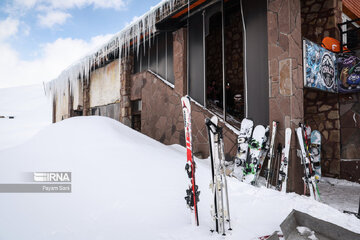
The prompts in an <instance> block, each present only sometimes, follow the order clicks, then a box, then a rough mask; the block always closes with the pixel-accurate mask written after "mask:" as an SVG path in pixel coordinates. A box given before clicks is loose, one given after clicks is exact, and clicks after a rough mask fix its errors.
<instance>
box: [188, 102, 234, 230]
mask: <svg viewBox="0 0 360 240" xmlns="http://www.w3.org/2000/svg"><path fill="white" fill-rule="evenodd" d="M181 105H182V108H183V116H184V128H185V140H186V155H187V162H186V165H185V170H186V172H187V176H188V177H189V188H188V189H187V190H186V196H185V200H186V203H187V205H188V207H189V208H190V210H191V212H192V214H194V215H195V223H196V225H197V226H198V225H199V217H198V207H197V203H198V202H199V195H200V191H199V190H198V186H197V185H196V184H195V168H196V166H195V161H194V158H193V152H192V137H191V134H192V133H191V104H190V98H189V97H188V96H185V97H182V98H181ZM217 123H218V119H217V117H215V116H214V117H213V118H212V119H206V126H207V129H208V134H209V143H210V144H209V145H210V158H211V172H212V181H211V184H210V185H211V188H212V191H213V193H214V203H213V211H212V216H213V218H214V221H215V231H216V232H218V233H220V232H222V234H223V235H226V233H225V232H226V231H225V225H228V229H229V230H231V223H230V211H229V197H228V189H227V181H226V173H225V154H224V140H223V134H222V128H221V127H219V126H218V125H217Z"/></svg>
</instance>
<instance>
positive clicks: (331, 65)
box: [303, 39, 338, 93]
mask: <svg viewBox="0 0 360 240" xmlns="http://www.w3.org/2000/svg"><path fill="white" fill-rule="evenodd" d="M303 51H304V54H303V58H304V59H303V60H304V87H308V88H316V89H319V90H322V91H327V92H333V93H337V92H338V84H337V81H336V75H337V74H336V73H337V65H336V55H335V53H333V52H331V51H329V50H326V49H325V48H323V47H321V46H319V45H318V44H316V43H313V42H311V41H309V40H307V39H305V40H303Z"/></svg>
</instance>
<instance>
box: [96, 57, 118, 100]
mask: <svg viewBox="0 0 360 240" xmlns="http://www.w3.org/2000/svg"><path fill="white" fill-rule="evenodd" d="M119 100H120V72H119V60H115V61H113V62H111V63H109V64H107V65H106V66H105V67H102V68H99V69H97V70H95V71H94V72H92V73H91V76H90V107H96V106H102V105H107V104H110V103H114V102H116V101H119Z"/></svg>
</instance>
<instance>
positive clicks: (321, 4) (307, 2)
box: [301, 0, 342, 43]
mask: <svg viewBox="0 0 360 240" xmlns="http://www.w3.org/2000/svg"><path fill="white" fill-rule="evenodd" d="M341 6H342V4H341V1H340V0H302V1H301V21H302V24H301V30H302V34H303V36H304V37H306V38H307V39H309V40H311V41H313V42H316V43H321V41H322V39H323V38H324V37H333V38H336V39H339V37H340V36H339V31H338V29H337V26H336V24H337V23H339V22H341V12H342V11H341V8H342V7H341Z"/></svg>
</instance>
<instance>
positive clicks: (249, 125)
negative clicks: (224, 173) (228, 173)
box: [233, 118, 254, 180]
mask: <svg viewBox="0 0 360 240" xmlns="http://www.w3.org/2000/svg"><path fill="white" fill-rule="evenodd" d="M253 126H254V122H253V121H252V120H250V119H248V118H244V119H243V120H242V121H241V127H240V133H239V135H238V139H237V142H238V148H237V153H236V156H235V166H234V171H233V176H234V177H236V178H237V179H239V180H241V179H242V178H243V173H244V168H245V163H246V159H247V155H248V149H249V145H248V141H249V139H250V137H251V133H252V130H253Z"/></svg>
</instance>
